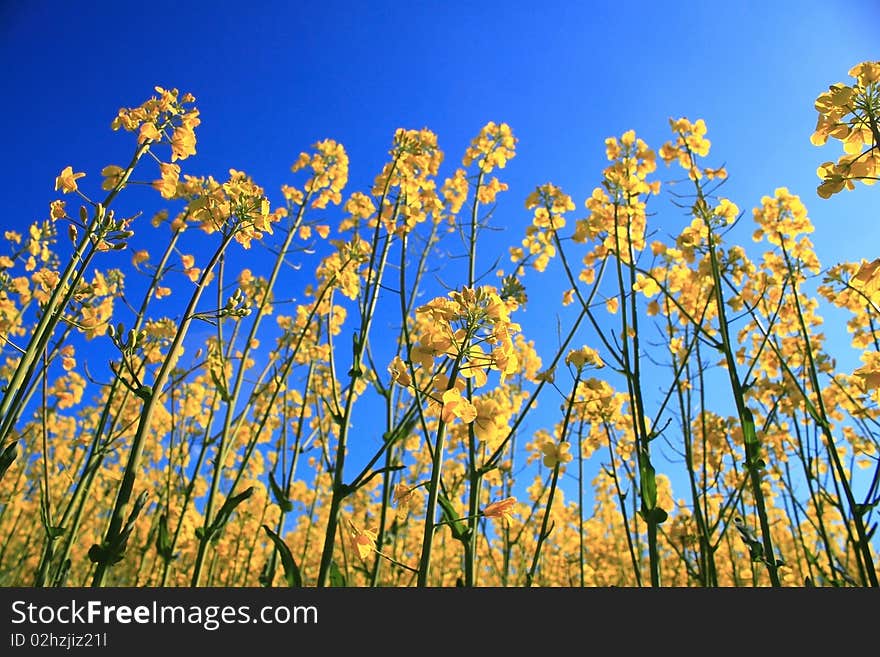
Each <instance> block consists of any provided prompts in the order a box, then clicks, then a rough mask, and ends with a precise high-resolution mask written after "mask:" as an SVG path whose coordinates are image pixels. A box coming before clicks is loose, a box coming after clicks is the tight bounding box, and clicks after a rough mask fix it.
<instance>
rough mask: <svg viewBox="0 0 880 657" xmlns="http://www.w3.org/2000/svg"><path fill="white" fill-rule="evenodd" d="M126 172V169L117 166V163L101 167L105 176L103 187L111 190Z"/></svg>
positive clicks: (105, 189)
mask: <svg viewBox="0 0 880 657" xmlns="http://www.w3.org/2000/svg"><path fill="white" fill-rule="evenodd" d="M124 173H125V169H123V168H122V167H119V166H116V165H115V164H109V165H107V166H106V167H104V168H103V169H101V175H102V176H104V182H103V183H101V189H103V190H104V191H109V190H111V189H113V188H114V187H116V185H117V184H119V182H120V180H122V175H123V174H124Z"/></svg>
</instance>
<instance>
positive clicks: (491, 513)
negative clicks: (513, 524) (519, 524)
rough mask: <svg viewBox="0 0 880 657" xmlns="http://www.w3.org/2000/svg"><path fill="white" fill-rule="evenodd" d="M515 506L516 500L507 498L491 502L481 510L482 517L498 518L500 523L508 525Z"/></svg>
mask: <svg viewBox="0 0 880 657" xmlns="http://www.w3.org/2000/svg"><path fill="white" fill-rule="evenodd" d="M515 505H516V498H515V497H507V498H505V499H503V500H498V501H497V502H492V503H491V504H490V505H488V506H487V507H486V508H485V509H483V515H484V516H486V517H487V518H500V519H501V521H502V522H503V523H504V524H505V525H506V524H509V523H510V521H511V520H513V515H512V511H513V507H514V506H515Z"/></svg>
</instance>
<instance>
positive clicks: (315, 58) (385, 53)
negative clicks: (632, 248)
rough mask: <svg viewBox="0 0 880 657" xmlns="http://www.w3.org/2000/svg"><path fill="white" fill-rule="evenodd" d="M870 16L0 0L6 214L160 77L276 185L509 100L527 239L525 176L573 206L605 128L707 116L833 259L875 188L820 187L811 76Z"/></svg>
mask: <svg viewBox="0 0 880 657" xmlns="http://www.w3.org/2000/svg"><path fill="white" fill-rule="evenodd" d="M878 34H880V2H876V1H875V0H848V1H846V2H844V1H842V0H825V1H822V2H817V1H813V0H808V1H803V2H798V1H795V0H786V1H775V2H774V1H758V0H750V1H740V2H734V1H732V2H658V1H639V2H613V1H609V2H553V1H543V2H522V1H515V2H485V1H484V2H453V1H447V2H381V1H371V2H339V1H338V0H337V1H321V2H260V1H256V0H255V1H251V2H246V3H231V2H203V3H199V2H167V1H164V0H160V1H154V2H149V3H133V2H61V1H57V2H44V1H39V0H28V1H9V0H6V1H0V71H2V72H0V95H2V98H3V99H4V100H3V102H2V104H0V124H2V125H4V126H5V129H4V135H3V141H2V144H3V146H2V150H3V157H0V180H2V181H3V187H2V192H0V198H2V199H3V208H4V211H3V219H2V222H0V223H2V225H3V227H4V228H12V227H14V228H18V229H23V228H25V227H26V226H27V225H28V224H29V223H31V222H32V221H34V220H37V219H41V218H44V217H45V216H46V214H47V208H48V203H49V201H51V200H52V199H53V198H55V197H56V194H55V193H54V192H53V185H54V180H55V176H57V175H58V173H59V172H60V170H61V169H62V168H63V167H64V166H66V165H72V166H73V168H74V170H76V171H85V172H87V173H88V177H87V178H86V179H84V180H83V181H80V183H81V184H82V185H84V186H85V185H88V184H89V183H91V184H93V185H95V186H97V185H98V184H99V181H100V175H99V172H100V169H101V168H102V167H103V166H105V165H107V164H110V163H122V162H123V161H124V160H125V158H126V157H127V156H128V154H129V153H130V149H131V145H132V143H133V140H132V138H131V136H130V135H124V134H120V133H114V132H112V131H111V130H110V121H111V120H112V118H113V117H114V116H115V113H116V110H117V109H118V108H119V107H120V106H134V105H137V104H139V103H140V102H142V101H143V100H144V99H145V98H147V97H148V96H149V95H151V94H152V93H153V92H152V89H153V87H154V86H155V85H161V86H164V87H168V88H170V87H176V88H178V89H180V90H181V91H189V92H191V93H193V94H194V95H195V97H196V101H197V102H196V105H197V106H198V107H199V109H200V110H201V115H202V125H201V126H199V128H198V129H197V136H198V144H197V150H198V153H197V156H196V157H195V158H193V159H191V160H187V161H186V162H185V163H184V164H185V167H184V170H185V171H188V172H190V173H194V174H204V175H207V174H212V175H214V176H215V177H218V178H223V177H224V176H225V175H226V171H227V169H228V168H229V167H234V168H236V169H240V170H244V171H246V172H248V173H249V174H250V175H252V176H253V177H254V178H255V180H256V181H257V182H258V183H260V184H261V185H263V186H264V187H265V188H266V190H267V191H268V193H269V195H270V198H271V199H273V200H274V201H280V193H279V192H278V189H279V187H280V185H281V184H283V183H288V182H292V176H291V174H290V169H289V167H290V165H291V163H292V162H293V161H294V160H295V158H296V156H297V154H298V153H299V152H300V151H301V150H305V149H307V148H308V147H309V146H310V145H311V144H312V143H314V142H315V141H317V140H320V139H324V138H333V139H336V140H338V141H340V142H342V143H343V144H344V145H345V147H346V149H347V151H348V153H349V155H350V157H351V178H350V187H349V189H350V190H352V191H353V190H363V189H364V188H366V187H368V186H369V185H370V183H371V181H372V179H373V176H374V175H375V174H376V173H377V172H378V170H379V167H380V166H381V164H382V163H383V162H384V161H385V158H386V152H387V149H388V147H389V145H390V141H391V136H392V134H393V132H394V130H395V129H396V128H398V127H406V128H421V127H428V128H430V129H432V130H434V131H435V132H436V133H437V134H438V135H439V140H440V146H441V148H443V149H444V150H445V152H446V154H447V155H446V158H447V159H446V163H445V167H444V171H443V173H444V175H448V174H449V173H451V171H452V170H453V168H454V167H455V166H457V164H458V162H459V160H460V158H461V154H462V153H463V151H464V148H465V147H466V145H467V143H468V142H469V140H470V139H471V137H473V136H474V135H475V134H476V133H477V131H478V130H479V129H480V128H481V127H482V126H483V125H484V124H485V123H486V122H487V121H489V120H494V121H498V122H501V121H504V122H507V123H509V124H510V125H511V127H512V128H513V131H514V134H515V135H516V136H517V137H518V138H519V145H518V154H517V157H516V158H515V159H514V160H513V161H512V162H511V163H510V164H509V166H508V168H507V169H506V170H505V171H503V172H502V174H503V175H502V179H503V180H505V181H506V182H508V183H509V184H510V191H509V192H508V193H507V194H506V195H503V196H502V197H501V198H502V203H501V204H500V205H499V208H498V210H497V214H496V216H495V224H496V225H498V226H507V227H509V230H508V232H507V233H506V234H505V235H503V236H502V239H503V241H504V243H506V244H516V243H518V242H519V240H520V239H521V236H522V233H523V230H524V228H525V226H526V225H527V223H528V221H529V214H528V213H527V212H526V211H525V210H524V208H523V200H524V199H525V197H526V195H527V194H528V193H529V192H530V191H531V190H532V189H533V188H534V186H535V185H537V184H540V183H544V182H548V181H549V182H553V183H555V184H557V185H561V186H562V187H563V189H564V190H565V191H567V192H568V193H569V194H571V195H572V197H573V198H574V200H575V202H576V204H577V206H578V210H577V212H576V214H577V215H578V216H581V215H583V214H584V210H583V200H584V199H585V198H586V197H587V196H588V195H589V194H590V192H591V190H592V188H593V187H594V186H596V185H597V184H598V182H599V176H600V171H601V168H602V167H603V166H604V162H605V160H604V147H603V141H604V139H605V138H606V137H607V136H612V135H620V134H621V133H622V132H624V131H626V130H628V129H630V128H633V129H635V130H636V132H637V133H638V134H639V136H641V137H643V138H644V139H646V141H647V142H648V143H649V144H650V145H651V146H652V147H654V148H659V147H660V145H661V144H662V142H663V141H664V140H666V139H667V138H668V135H669V133H668V124H667V119H668V118H669V117H679V116H688V117H690V118H692V119H696V118H703V119H705V120H706V122H707V124H708V127H709V134H708V137H709V138H710V139H711V141H712V144H713V157H712V158H711V159H710V162H711V163H713V164H716V165H717V164H721V163H725V164H726V165H727V168H728V171H729V173H730V175H731V180H730V181H729V183H728V186H727V194H728V195H729V196H730V197H731V198H732V199H733V200H734V201H735V202H736V203H737V204H738V205H739V206H740V208H741V209H743V210H746V211H750V209H751V208H752V207H754V206H755V205H757V204H759V203H760V197H761V196H762V195H764V194H771V193H772V192H773V190H774V189H775V188H776V187H779V186H787V187H788V188H789V189H790V190H791V191H792V192H793V193H796V194H799V195H801V197H802V198H803V200H804V202H805V203H806V205H807V208H808V210H809V211H810V216H811V217H812V219H813V221H814V223H815V224H816V227H817V230H816V234H815V235H814V241H815V242H816V244H817V250H818V254H819V257H820V259H821V260H822V263H823V264H824V265H831V264H833V263H835V262H838V261H841V260H857V259H859V258H867V259H869V260H870V259H873V258H875V257H877V256H878V255H880V253H878V241H877V238H878V237H880V229H878V215H880V213H878V210H880V202H878V198H880V190H878V189H877V188H866V187H862V186H860V187H859V188H857V191H855V192H846V193H842V194H838V195H836V196H835V197H833V198H832V199H831V200H828V201H822V200H820V199H819V198H818V197H817V196H816V193H815V188H816V185H817V184H818V179H817V178H816V174H815V170H816V167H817V166H818V164H820V163H821V162H823V161H825V160H830V159H836V157H837V156H838V154H839V151H838V150H835V149H833V148H832V147H830V146H829V147H826V148H825V149H818V148H816V147H814V146H812V145H811V144H810V141H809V137H810V133H811V132H812V130H813V128H814V126H815V120H816V113H815V110H814V109H813V101H814V99H815V97H816V96H817V95H818V94H819V93H820V92H822V91H823V90H825V89H826V87H827V85H828V84H830V83H833V82H836V81H843V80H847V79H848V78H847V75H846V73H847V71H848V70H849V68H850V67H852V66H853V65H854V64H856V63H857V62H859V61H862V60H866V59H880V49H878V47H877V44H878ZM658 174H659V177H660V178H661V179H665V178H666V177H668V176H667V174H666V173H665V170H664V169H663V166H662V165H661V167H660V169H658ZM90 189H96V187H90ZM661 209H663V210H664V212H667V213H669V214H668V215H667V216H670V217H672V218H673V220H674V221H678V219H679V218H680V215H679V214H677V212H678V211H677V210H675V209H674V208H673V207H672V206H671V205H667V206H664V207H663V208H661ZM659 221H663V218H662V215H661V218H660V219H659ZM744 223H745V228H744V232H743V233H742V234H743V235H750V234H751V230H752V228H751V225H750V220H749V219H748V218H747V220H746V221H745V222H744ZM499 254H500V253H499ZM483 264H484V265H486V266H488V264H489V262H488V261H484V263H483ZM550 406H555V403H554V404H550Z"/></svg>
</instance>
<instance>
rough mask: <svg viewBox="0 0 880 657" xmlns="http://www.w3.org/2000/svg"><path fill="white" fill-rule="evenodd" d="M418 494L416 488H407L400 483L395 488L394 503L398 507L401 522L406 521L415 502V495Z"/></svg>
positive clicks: (398, 517) (398, 516)
mask: <svg viewBox="0 0 880 657" xmlns="http://www.w3.org/2000/svg"><path fill="white" fill-rule="evenodd" d="M415 492H416V486H407V485H406V484H405V483H403V482H400V483H399V484H397V486H395V487H394V497H393V499H392V502H393V503H394V505H395V506H396V507H397V519H398V520H400V521H401V522H402V521H403V520H405V519H406V516H407V515H408V514H409V511H410V509H411V508H412V506H413V502H415V499H414V495H413V493H415Z"/></svg>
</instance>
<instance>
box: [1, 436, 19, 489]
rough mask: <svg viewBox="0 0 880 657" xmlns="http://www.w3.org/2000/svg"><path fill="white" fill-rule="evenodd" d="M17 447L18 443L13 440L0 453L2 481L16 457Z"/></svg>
mask: <svg viewBox="0 0 880 657" xmlns="http://www.w3.org/2000/svg"><path fill="white" fill-rule="evenodd" d="M17 446H18V441H17V440H13V441H12V442H11V443H9V444H8V445H7V446H6V447H4V448H3V451H2V452H0V479H3V475H4V474H6V471H7V470H8V469H9V466H11V465H12V462H13V461H14V460H15V457H16V456H18V450H17V449H16V447H17Z"/></svg>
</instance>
